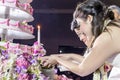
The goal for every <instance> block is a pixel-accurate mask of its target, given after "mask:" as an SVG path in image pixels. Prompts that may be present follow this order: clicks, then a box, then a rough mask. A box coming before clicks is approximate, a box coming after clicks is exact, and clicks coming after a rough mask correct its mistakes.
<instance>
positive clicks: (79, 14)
mask: <svg viewBox="0 0 120 80" xmlns="http://www.w3.org/2000/svg"><path fill="white" fill-rule="evenodd" d="M105 10H106V6H105V4H104V3H102V2H101V1H100V0H87V1H85V2H83V3H79V4H78V5H77V7H76V10H75V11H74V14H73V21H72V23H71V30H74V29H75V28H77V27H80V24H77V21H76V18H83V19H87V17H88V15H92V16H93V21H92V26H93V27H92V33H93V35H94V36H95V37H98V36H99V35H100V34H101V33H102V29H103V26H104V13H105Z"/></svg>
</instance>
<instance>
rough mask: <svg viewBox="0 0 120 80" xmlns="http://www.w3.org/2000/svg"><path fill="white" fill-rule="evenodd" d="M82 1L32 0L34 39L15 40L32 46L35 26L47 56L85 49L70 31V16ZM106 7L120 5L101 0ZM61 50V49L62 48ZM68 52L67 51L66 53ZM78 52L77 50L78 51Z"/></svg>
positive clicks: (115, 1)
mask: <svg viewBox="0 0 120 80" xmlns="http://www.w3.org/2000/svg"><path fill="white" fill-rule="evenodd" d="M83 1H84V0H33V2H32V3H31V5H32V7H33V9H34V13H33V17H34V21H32V22H30V23H29V24H31V25H33V26H34V28H35V29H34V35H35V37H36V38H34V39H30V40H15V42H19V43H21V44H27V45H33V43H34V42H35V41H36V40H37V25H38V24H39V25H41V43H42V44H44V48H45V49H46V50H47V54H48V55H49V54H52V53H58V52H59V50H60V49H61V48H62V47H70V48H71V47H73V48H75V49H74V50H76V48H85V45H84V43H82V42H81V41H79V38H78V37H77V35H76V34H75V32H73V31H71V30H70V24H71V21H72V14H73V11H74V9H75V7H76V5H77V3H78V2H83ZM101 1H103V2H105V3H106V4H107V5H111V4H115V5H120V0H101ZM62 49H63V48H62ZM67 52H69V51H67ZM78 52H79V50H78Z"/></svg>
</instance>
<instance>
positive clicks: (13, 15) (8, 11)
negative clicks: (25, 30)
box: [0, 4, 34, 22]
mask: <svg viewBox="0 0 120 80" xmlns="http://www.w3.org/2000/svg"><path fill="white" fill-rule="evenodd" d="M26 10H27V8H26ZM26 10H25V9H23V8H20V7H9V6H5V5H1V4H0V17H1V18H10V19H13V20H17V21H21V22H22V21H24V20H26V21H27V22H30V21H33V20H34V18H33V16H32V12H33V11H30V10H32V9H29V10H28V11H26Z"/></svg>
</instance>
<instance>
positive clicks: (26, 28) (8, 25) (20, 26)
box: [0, 18, 34, 34]
mask: <svg viewBox="0 0 120 80" xmlns="http://www.w3.org/2000/svg"><path fill="white" fill-rule="evenodd" d="M0 25H1V26H0V28H4V29H12V30H16V31H22V32H26V33H29V34H33V31H34V28H33V26H32V25H28V24H27V23H26V22H24V23H22V22H20V21H15V20H10V19H1V18H0Z"/></svg>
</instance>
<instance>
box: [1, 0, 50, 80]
mask: <svg viewBox="0 0 120 80" xmlns="http://www.w3.org/2000/svg"><path fill="white" fill-rule="evenodd" d="M31 2H32V0H0V37H1V41H0V64H1V65H0V80H49V77H46V76H45V75H44V74H42V71H41V69H42V68H41V65H40V64H41V63H40V62H41V57H42V56H44V55H45V54H46V50H45V49H44V47H43V44H41V43H40V41H39V40H38V41H36V42H34V43H33V45H32V46H29V45H25V44H19V43H14V42H13V39H32V38H34V35H33V31H34V27H33V26H32V25H28V23H27V22H30V21H33V20H34V18H33V16H32V14H33V9H32V7H31V6H30V3H31ZM18 15H19V16H18Z"/></svg>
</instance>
